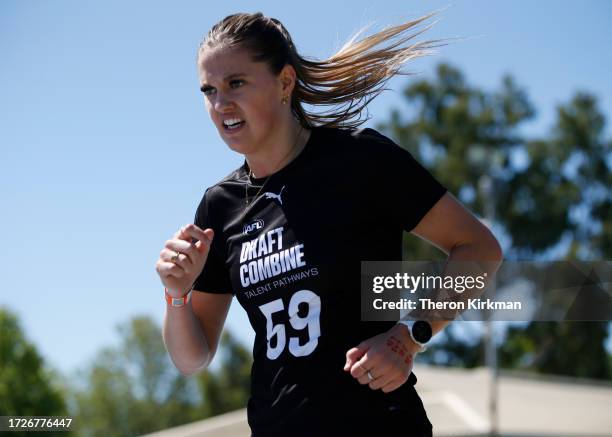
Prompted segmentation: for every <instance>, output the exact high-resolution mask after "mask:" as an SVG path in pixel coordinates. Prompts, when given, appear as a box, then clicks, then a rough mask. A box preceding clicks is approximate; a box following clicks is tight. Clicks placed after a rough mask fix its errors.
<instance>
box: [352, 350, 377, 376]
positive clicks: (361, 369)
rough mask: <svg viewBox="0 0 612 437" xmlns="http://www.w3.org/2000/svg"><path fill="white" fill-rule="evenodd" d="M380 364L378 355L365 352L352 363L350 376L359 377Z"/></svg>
mask: <svg viewBox="0 0 612 437" xmlns="http://www.w3.org/2000/svg"><path fill="white" fill-rule="evenodd" d="M379 362H380V354H373V353H372V352H371V351H368V352H366V353H365V354H363V356H362V357H361V358H360V359H359V360H358V361H356V362H355V363H353V365H352V367H351V375H353V376H355V377H359V376H360V375H362V374H363V373H365V372H367V371H368V370H372V369H373V368H374V367H376V366H377V365H378V364H380V363H379Z"/></svg>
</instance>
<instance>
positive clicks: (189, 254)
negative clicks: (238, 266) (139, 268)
mask: <svg viewBox="0 0 612 437" xmlns="http://www.w3.org/2000/svg"><path fill="white" fill-rule="evenodd" d="M213 237H214V232H213V230H212V229H210V228H208V229H205V230H202V229H201V228H199V227H198V226H196V225H195V224H189V225H187V226H184V227H182V228H181V229H180V230H179V231H178V232H176V233H175V234H174V236H173V238H171V239H170V240H167V241H166V244H165V247H164V249H162V251H161V252H160V256H159V260H158V261H157V264H156V270H157V273H158V274H159V276H160V278H161V280H162V283H163V284H164V285H165V286H166V288H167V290H168V294H170V295H171V296H173V297H182V296H183V295H184V294H185V291H184V290H188V289H189V288H190V286H191V284H193V283H194V282H195V280H196V278H197V277H198V276H199V275H200V273H201V272H202V270H203V268H204V264H205V263H206V259H207V258H208V252H209V250H210V244H211V243H212V239H213ZM192 239H195V240H197V241H195V243H193V242H192ZM177 253H178V254H179V255H178V258H176V259H175V258H174V257H175V255H176V254H177ZM191 293H192V295H191V299H190V301H189V302H187V304H185V305H183V306H181V307H172V306H170V305H168V304H166V317H165V318H164V325H163V331H162V335H163V339H164V344H165V346H166V349H167V350H168V353H169V354H170V357H171V358H172V361H173V363H174V365H175V366H176V367H177V369H179V371H180V372H181V373H182V374H184V375H191V374H193V373H195V372H197V371H199V370H202V369H205V368H206V367H208V365H209V364H210V362H211V361H212V359H213V357H214V355H215V352H216V350H217V346H218V344H219V337H220V336H221V332H222V331H223V325H224V323H225V318H226V317H227V312H228V311H229V307H230V304H231V301H232V295H231V294H228V293H225V294H216V293H206V292H202V291H198V290H193V291H192V292H191Z"/></svg>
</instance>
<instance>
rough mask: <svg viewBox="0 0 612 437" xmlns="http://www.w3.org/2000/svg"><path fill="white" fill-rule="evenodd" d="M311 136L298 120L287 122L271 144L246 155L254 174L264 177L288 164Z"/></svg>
mask: <svg viewBox="0 0 612 437" xmlns="http://www.w3.org/2000/svg"><path fill="white" fill-rule="evenodd" d="M309 136H310V131H308V130H306V129H304V128H301V126H300V124H299V123H298V121H297V120H295V119H293V120H292V122H291V123H287V124H286V125H285V127H284V128H283V129H279V132H278V135H277V136H276V141H274V142H273V143H272V144H271V145H269V146H268V147H261V148H260V149H259V150H257V151H255V152H253V153H250V154H247V155H245V158H246V161H247V163H248V164H249V168H250V169H251V172H252V174H253V176H254V177H257V178H263V177H266V176H269V175H271V174H273V173H276V172H277V171H278V170H280V169H281V168H283V167H284V166H286V165H287V164H288V163H289V162H291V161H292V160H293V158H295V157H296V156H297V155H298V154H299V152H300V151H301V150H302V148H303V147H304V145H305V144H306V142H307V141H308V138H309Z"/></svg>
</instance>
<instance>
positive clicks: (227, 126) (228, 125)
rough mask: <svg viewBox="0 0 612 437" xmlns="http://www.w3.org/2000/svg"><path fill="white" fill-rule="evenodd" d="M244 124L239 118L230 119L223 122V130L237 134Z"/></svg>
mask: <svg viewBox="0 0 612 437" xmlns="http://www.w3.org/2000/svg"><path fill="white" fill-rule="evenodd" d="M245 124H246V121H244V120H241V119H239V118H232V119H229V120H223V130H225V132H231V133H234V132H238V131H239V130H241V129H242V127H243V126H244V125H245Z"/></svg>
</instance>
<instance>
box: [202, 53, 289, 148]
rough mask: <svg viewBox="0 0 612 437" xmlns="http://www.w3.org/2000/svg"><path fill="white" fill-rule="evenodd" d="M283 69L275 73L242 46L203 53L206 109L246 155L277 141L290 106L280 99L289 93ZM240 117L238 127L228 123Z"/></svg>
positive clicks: (232, 145)
mask: <svg viewBox="0 0 612 437" xmlns="http://www.w3.org/2000/svg"><path fill="white" fill-rule="evenodd" d="M285 68H287V67H285ZM284 71H285V70H283V72H284ZM283 72H281V74H280V75H279V76H275V75H274V74H272V73H271V72H270V70H269V68H268V66H267V65H266V64H265V63H263V62H253V61H252V60H251V58H250V53H249V52H248V51H246V50H245V49H241V48H227V47H215V48H207V49H206V50H204V52H202V53H201V54H200V56H199V59H198V73H199V77H200V87H201V90H202V92H203V93H204V99H205V101H206V109H207V110H208V113H209V115H210V118H211V120H212V121H213V123H214V124H215V126H216V128H217V130H218V131H219V134H220V135H221V138H223V140H224V141H225V143H226V144H227V145H228V146H229V147H230V148H231V149H232V150H235V151H236V152H238V153H242V154H245V155H246V154H249V153H253V152H256V151H257V150H259V148H261V147H262V146H264V147H265V146H266V145H267V146H271V145H273V144H274V143H275V141H274V140H275V134H276V133H277V132H278V127H279V126H280V124H281V123H283V122H284V118H283V114H284V112H283V111H285V112H286V111H287V110H288V108H287V105H283V104H282V103H281V99H282V97H283V92H284V93H285V94H286V95H289V93H290V90H287V89H285V90H283V81H282V80H281V77H285V76H286V74H283ZM285 82H286V81H285ZM238 120H240V123H239V124H237V125H236V126H237V127H230V126H227V124H228V123H235V122H236V121H238ZM276 135H277V134H276Z"/></svg>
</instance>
